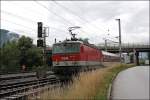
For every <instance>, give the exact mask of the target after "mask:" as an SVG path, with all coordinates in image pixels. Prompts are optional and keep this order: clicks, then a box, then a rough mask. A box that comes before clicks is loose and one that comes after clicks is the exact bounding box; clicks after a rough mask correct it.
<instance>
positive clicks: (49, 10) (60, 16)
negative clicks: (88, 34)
mask: <svg viewBox="0 0 150 100" xmlns="http://www.w3.org/2000/svg"><path fill="white" fill-rule="evenodd" d="M34 1H35V2H36V3H37V4H38V5H40V6H42V7H43V8H45V9H47V10H48V11H49V12H50V13H52V14H54V15H55V16H57V17H59V18H61V19H63V20H64V21H66V22H68V23H70V24H71V25H74V24H73V23H72V22H70V21H69V20H66V19H65V18H64V17H62V16H59V15H58V14H57V13H55V12H53V11H52V10H50V9H49V8H47V7H46V6H45V5H43V4H41V3H39V2H38V1H36V0H34ZM64 25H66V24H64ZM81 31H82V32H85V31H83V30H81Z"/></svg>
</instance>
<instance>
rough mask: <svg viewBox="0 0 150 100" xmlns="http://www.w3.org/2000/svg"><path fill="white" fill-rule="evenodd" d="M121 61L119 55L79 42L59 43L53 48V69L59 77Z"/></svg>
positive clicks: (67, 41)
mask: <svg viewBox="0 0 150 100" xmlns="http://www.w3.org/2000/svg"><path fill="white" fill-rule="evenodd" d="M119 61H120V57H119V55H117V54H112V53H109V52H106V51H102V50H101V49H99V48H97V47H96V46H95V45H92V44H89V43H84V42H83V41H79V40H75V41H72V40H66V41H63V42H58V43H55V44H53V47H52V66H53V68H52V69H53V71H54V72H55V74H58V75H66V74H67V75H72V74H74V73H77V72H80V71H83V70H92V69H97V68H101V67H105V64H106V63H110V62H119Z"/></svg>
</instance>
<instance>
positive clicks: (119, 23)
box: [116, 19, 122, 62]
mask: <svg viewBox="0 0 150 100" xmlns="http://www.w3.org/2000/svg"><path fill="white" fill-rule="evenodd" d="M116 20H117V21H118V25H119V55H120V62H122V60H121V53H122V51H121V22H120V19H116Z"/></svg>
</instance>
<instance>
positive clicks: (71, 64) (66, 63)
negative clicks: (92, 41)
mask: <svg viewBox="0 0 150 100" xmlns="http://www.w3.org/2000/svg"><path fill="white" fill-rule="evenodd" d="M80 46H81V42H80V41H65V42H61V43H55V44H54V45H53V49H52V61H53V70H54V72H55V73H66V74H69V73H72V72H73V71H77V70H78V68H79V66H80V63H79V61H80V51H81V50H80ZM66 67H67V68H66Z"/></svg>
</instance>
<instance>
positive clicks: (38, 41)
mask: <svg viewBox="0 0 150 100" xmlns="http://www.w3.org/2000/svg"><path fill="white" fill-rule="evenodd" d="M37 47H43V40H40V39H39V40H37Z"/></svg>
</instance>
